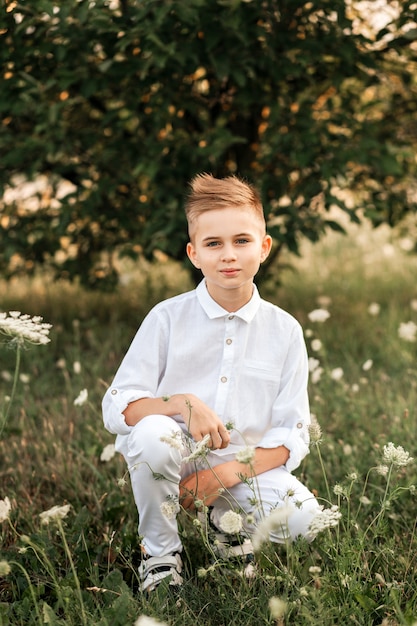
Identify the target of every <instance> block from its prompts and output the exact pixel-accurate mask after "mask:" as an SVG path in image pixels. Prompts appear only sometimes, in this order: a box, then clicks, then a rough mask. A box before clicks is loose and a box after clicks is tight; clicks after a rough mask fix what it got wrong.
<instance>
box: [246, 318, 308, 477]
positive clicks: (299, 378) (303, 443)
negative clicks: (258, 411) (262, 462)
mask: <svg viewBox="0 0 417 626" xmlns="http://www.w3.org/2000/svg"><path fill="white" fill-rule="evenodd" d="M307 383H308V358H307V350H306V347H305V343H304V338H303V334H302V330H301V327H300V326H299V325H298V324H297V325H296V326H295V327H294V330H293V333H292V337H291V341H290V342H289V348H288V354H287V358H286V360H285V363H284V367H283V372H282V377H281V385H280V389H279V393H278V395H277V397H276V400H275V402H274V405H273V407H272V424H271V428H270V429H269V430H268V431H267V433H266V434H265V435H264V436H263V438H262V439H261V441H260V442H259V443H258V444H257V445H258V446H259V447H260V448H275V447H278V446H280V445H283V446H285V447H286V448H288V450H289V451H290V456H289V459H288V461H287V463H286V468H287V469H288V471H290V472H291V471H293V470H294V469H296V468H297V467H298V466H299V465H300V463H301V461H302V460H303V458H304V457H305V456H306V455H307V454H308V452H309V441H310V437H309V430H308V427H309V424H310V421H311V418H310V407H309V401H308V391H307Z"/></svg>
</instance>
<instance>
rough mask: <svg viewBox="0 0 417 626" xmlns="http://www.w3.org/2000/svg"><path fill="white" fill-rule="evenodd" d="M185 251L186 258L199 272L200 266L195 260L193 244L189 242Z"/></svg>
mask: <svg viewBox="0 0 417 626" xmlns="http://www.w3.org/2000/svg"><path fill="white" fill-rule="evenodd" d="M186 250H187V256H188V258H189V259H190V261H191V263H192V264H193V265H194V267H196V268H197V269H198V270H199V269H200V264H199V262H198V259H197V252H196V251H195V248H194V246H193V244H192V243H191V241H189V242H188V243H187V248H186Z"/></svg>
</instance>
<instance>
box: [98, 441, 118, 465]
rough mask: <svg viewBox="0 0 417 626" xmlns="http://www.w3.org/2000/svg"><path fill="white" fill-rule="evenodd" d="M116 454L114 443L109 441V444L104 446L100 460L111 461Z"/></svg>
mask: <svg viewBox="0 0 417 626" xmlns="http://www.w3.org/2000/svg"><path fill="white" fill-rule="evenodd" d="M115 454H116V448H115V445H114V443H108V444H107V446H104V448H103V450H102V452H101V454H100V461H103V463H108V462H109V461H111V460H112V458H113V457H114V455H115Z"/></svg>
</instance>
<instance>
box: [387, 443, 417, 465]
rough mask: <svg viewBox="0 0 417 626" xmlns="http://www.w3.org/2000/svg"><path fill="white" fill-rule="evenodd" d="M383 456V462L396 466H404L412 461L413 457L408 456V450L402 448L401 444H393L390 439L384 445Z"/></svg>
mask: <svg viewBox="0 0 417 626" xmlns="http://www.w3.org/2000/svg"><path fill="white" fill-rule="evenodd" d="M383 457H384V461H385V463H389V464H390V465H395V466H396V467H405V466H406V465H408V464H409V463H411V462H412V461H413V457H411V456H410V454H409V452H407V451H406V450H404V448H403V447H402V446H394V444H393V443H392V442H391V441H390V442H389V443H388V444H387V445H386V446H384V451H383Z"/></svg>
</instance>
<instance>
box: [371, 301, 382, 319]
mask: <svg viewBox="0 0 417 626" xmlns="http://www.w3.org/2000/svg"><path fill="white" fill-rule="evenodd" d="M380 311H381V305H380V304H378V302H371V304H370V305H369V306H368V313H369V315H374V316H376V315H379V312H380Z"/></svg>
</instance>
